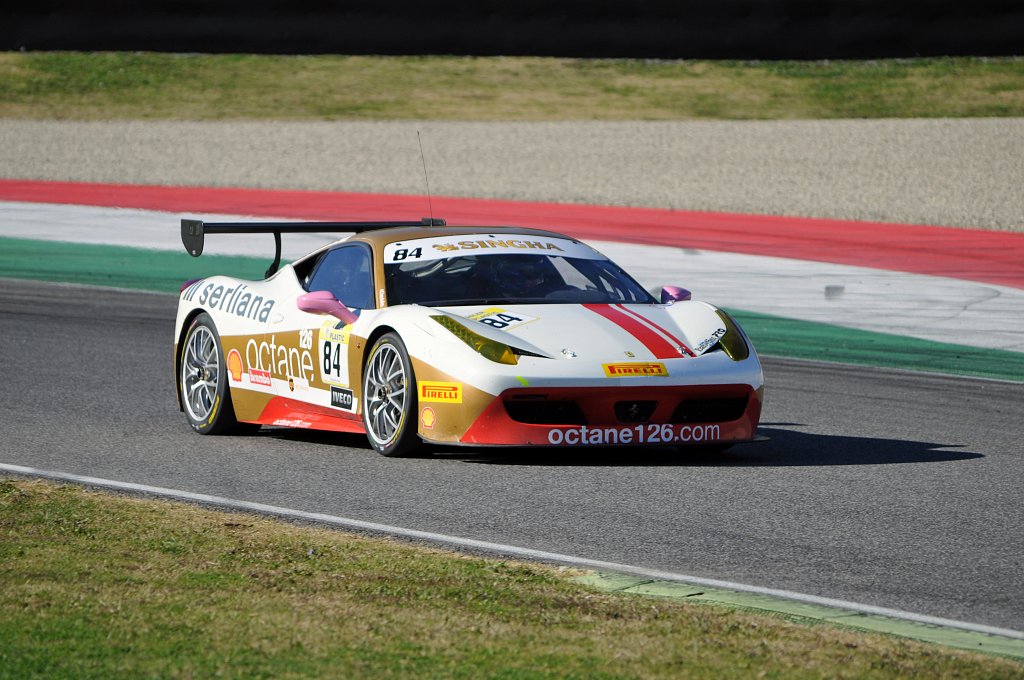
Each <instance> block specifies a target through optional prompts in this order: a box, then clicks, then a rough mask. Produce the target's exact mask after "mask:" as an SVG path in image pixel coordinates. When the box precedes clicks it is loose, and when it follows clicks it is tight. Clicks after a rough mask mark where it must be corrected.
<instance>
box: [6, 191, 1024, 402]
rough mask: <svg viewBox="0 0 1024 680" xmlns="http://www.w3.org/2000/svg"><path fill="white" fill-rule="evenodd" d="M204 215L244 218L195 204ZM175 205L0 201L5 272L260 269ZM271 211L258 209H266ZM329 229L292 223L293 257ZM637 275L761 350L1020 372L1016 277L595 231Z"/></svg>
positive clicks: (1022, 356)
mask: <svg viewBox="0 0 1024 680" xmlns="http://www.w3.org/2000/svg"><path fill="white" fill-rule="evenodd" d="M195 216H196V217H200V218H202V219H206V220H238V219H252V218H245V217H244V216H243V217H240V216H235V215H207V214H202V215H195ZM180 218H181V215H178V214H172V213H167V212H160V211H150V210H134V209H119V208H95V207H83V206H70V205H56V204H40V203H16V202H3V203H0V276H3V277H9V278H23V279H35V280H49V281H63V282H69V283H82V284H91V285H108V286H117V287H125V288H139V289H146V290H158V291H164V292H168V293H176V292H177V291H178V288H179V286H180V284H181V283H182V282H184V281H185V280H187V279H190V278H200V277H204V276H209V275H212V274H218V273H219V274H230V275H235V276H240V277H244V278H262V275H263V272H264V271H265V269H266V266H267V264H268V263H269V260H270V259H271V252H272V248H273V244H272V241H271V240H270V238H269V237H267V238H266V239H256V238H252V237H247V236H224V237H221V238H218V239H210V240H209V241H208V242H207V248H206V253H205V254H204V256H203V257H201V258H198V259H196V258H191V257H189V256H188V255H187V254H186V253H185V252H184V249H183V248H182V246H181V241H180V231H179V220H180ZM263 219H266V218H263ZM337 236H338V235H337V234H295V235H292V236H290V237H289V238H286V239H284V243H283V244H282V245H283V256H284V258H285V259H286V260H287V259H294V258H296V257H299V256H301V255H303V254H305V253H307V252H309V251H310V250H312V249H314V248H316V247H318V246H320V245H323V244H324V243H327V242H329V241H331V240H333V239H335V238H337ZM594 245H595V246H596V247H597V248H598V249H600V250H602V251H603V252H605V253H606V254H607V255H608V256H609V257H611V258H612V259H614V260H616V261H617V262H619V263H620V264H622V265H623V266H624V267H625V268H626V269H627V270H628V271H630V272H631V273H633V274H634V275H635V276H637V278H638V279H639V280H640V281H641V283H643V284H644V285H645V286H647V287H649V288H652V289H655V288H657V287H660V286H662V285H665V284H672V285H681V286H683V287H686V288H689V289H691V290H692V291H693V293H694V298H695V299H703V300H708V301H709V302H713V303H715V304H718V305H720V306H722V307H725V308H726V309H729V310H730V311H732V312H733V313H734V314H735V315H736V317H737V318H738V319H739V321H740V323H741V324H742V325H743V327H744V328H745V329H746V330H747V332H748V334H750V336H751V337H752V339H753V340H754V344H755V346H756V347H757V349H758V351H759V352H760V353H761V354H762V355H766V356H781V357H791V358H798V359H811V360H819V361H832V362H840V363H852V364H861V365H872V366H882V367H889V368H898V369H905V370H915V371H930V372H939V373H945V374H951V375H968V376H976V377H985V378H993V379H999V380H1011V381H1019V382H1024V290H1020V289H1016V288H1009V287H1005V286H994V285H990V284H982V283H977V282H973V281H964V280H960V279H951V278H944V277H934V276H920V275H912V274H905V273H901V272H891V271H885V270H878V269H869V268H864V267H850V266H843V265H834V264H829V263H822V262H809V261H803V260H792V259H785V258H773V257H763V256H753V255H740V254H735V253H723V252H712V251H700V250H686V249H679V248H666V247H657V246H644V245H635V244H623V243H611V242H595V243H594Z"/></svg>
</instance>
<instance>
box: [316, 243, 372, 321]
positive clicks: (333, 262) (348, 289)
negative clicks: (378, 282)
mask: <svg viewBox="0 0 1024 680" xmlns="http://www.w3.org/2000/svg"><path fill="white" fill-rule="evenodd" d="M306 290H309V291H313V290H329V291H331V292H332V293H334V297H336V298H338V299H339V300H341V301H342V302H344V303H345V304H346V305H348V306H349V307H355V308H357V309H369V308H372V307H373V273H372V272H371V270H370V249H369V248H367V247H366V246H363V245H356V244H353V245H349V246H342V247H340V248H335V249H334V250H331V251H329V252H327V253H326V254H325V255H324V256H323V257H322V258H321V259H320V262H318V263H317V266H316V269H314V270H313V273H312V274H310V276H309V280H308V282H307V284H306Z"/></svg>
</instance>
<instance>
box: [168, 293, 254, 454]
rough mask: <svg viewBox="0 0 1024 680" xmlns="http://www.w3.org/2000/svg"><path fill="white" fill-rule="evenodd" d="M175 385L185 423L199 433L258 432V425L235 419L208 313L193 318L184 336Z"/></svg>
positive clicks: (217, 337)
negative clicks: (179, 393) (179, 390)
mask: <svg viewBox="0 0 1024 680" xmlns="http://www.w3.org/2000/svg"><path fill="white" fill-rule="evenodd" d="M178 386H179V388H180V389H181V406H182V409H183V410H184V411H185V417H186V418H187V419H188V424H189V425H191V426H192V429H193V430H195V431H196V432H198V433H199V434H244V433H248V432H254V431H256V430H258V429H259V427H260V426H259V425H258V424H252V423H239V422H238V420H236V419H235V407H234V405H232V403H231V389H230V388H229V387H228V371H227V362H226V361H225V360H224V348H223V347H222V346H221V344H220V334H219V333H218V332H217V327H216V325H214V323H213V319H211V318H210V315H209V314H206V313H203V314H200V315H199V316H197V317H196V318H195V319H193V321H192V324H191V325H190V326H189V327H188V332H187V333H185V340H184V342H182V343H181V355H180V356H179V358H178Z"/></svg>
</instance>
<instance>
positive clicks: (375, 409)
mask: <svg viewBox="0 0 1024 680" xmlns="http://www.w3.org/2000/svg"><path fill="white" fill-rule="evenodd" d="M416 404H417V398H416V378H415V376H414V375H413V372H412V362H411V361H410V360H409V353H408V352H407V351H406V349H405V344H404V343H403V342H402V339H401V338H400V337H398V335H397V334H396V333H388V334H386V335H383V336H381V338H380V339H379V340H377V342H376V343H374V345H373V348H372V349H371V350H370V358H369V359H368V360H367V361H366V367H365V369H364V371H363V423H364V424H365V425H366V437H367V439H369V440H370V444H371V445H372V446H373V448H374V449H376V450H377V453H379V454H381V455H382V456H395V457H397V456H408V455H410V454H411V453H412V452H413V451H414V450H415V449H416V448H417V447H418V446H419V445H420V441H419V438H418V437H417V436H416V418H415V413H416Z"/></svg>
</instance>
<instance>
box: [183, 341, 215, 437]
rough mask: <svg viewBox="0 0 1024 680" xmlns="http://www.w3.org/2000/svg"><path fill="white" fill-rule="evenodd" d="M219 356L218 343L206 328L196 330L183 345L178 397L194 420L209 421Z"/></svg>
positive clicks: (213, 399)
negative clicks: (179, 395)
mask: <svg viewBox="0 0 1024 680" xmlns="http://www.w3.org/2000/svg"><path fill="white" fill-rule="evenodd" d="M219 380H220V354H219V352H218V351H217V339H216V338H215V337H214V335H213V332H212V331H211V330H210V329H209V328H207V327H206V326H198V327H196V329H195V330H194V331H192V334H191V335H189V336H188V340H187V341H186V342H185V351H184V353H183V354H182V357H181V395H182V401H184V402H185V408H186V409H188V414H189V415H190V416H191V417H192V419H193V420H195V421H197V422H201V421H204V420H206V419H207V418H209V417H210V412H211V411H212V410H213V405H214V403H215V402H216V400H217V387H218V384H217V383H218V381H219Z"/></svg>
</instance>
